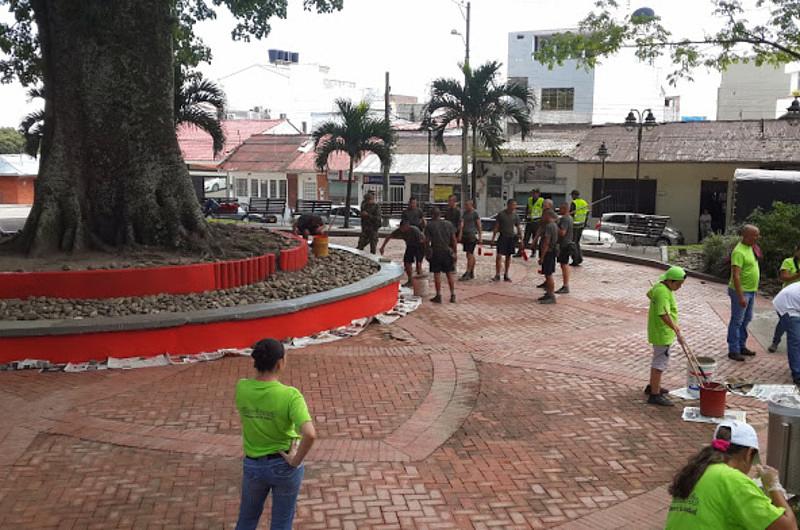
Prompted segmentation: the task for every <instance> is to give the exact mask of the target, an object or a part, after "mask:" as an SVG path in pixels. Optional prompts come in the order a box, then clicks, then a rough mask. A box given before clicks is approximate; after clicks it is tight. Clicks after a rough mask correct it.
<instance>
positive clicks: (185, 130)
mask: <svg viewBox="0 0 800 530" xmlns="http://www.w3.org/2000/svg"><path fill="white" fill-rule="evenodd" d="M282 121H283V120H224V121H223V122H222V128H223V129H224V130H225V138H226V141H225V147H224V148H223V149H222V152H221V153H219V154H218V155H217V156H216V157H215V156H214V149H213V143H212V141H211V137H210V136H209V135H208V133H206V132H205V131H203V130H201V129H198V128H197V127H194V126H192V125H180V126H179V127H178V143H179V144H180V147H181V154H182V155H183V159H184V160H187V161H189V160H192V161H199V160H203V161H209V162H210V161H221V160H223V159H224V158H225V157H226V156H227V155H228V154H230V153H231V152H232V151H233V150H235V149H236V148H237V147H239V146H240V145H241V144H242V142H244V141H245V140H247V139H248V138H250V137H251V136H253V135H254V134H260V133H265V132H267V131H269V130H270V129H273V128H274V127H276V126H278V125H279V124H281V123H282Z"/></svg>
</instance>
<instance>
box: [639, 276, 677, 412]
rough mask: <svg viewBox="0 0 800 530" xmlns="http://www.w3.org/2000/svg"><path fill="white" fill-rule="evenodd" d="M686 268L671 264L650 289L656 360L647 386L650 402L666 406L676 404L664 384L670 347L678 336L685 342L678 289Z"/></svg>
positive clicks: (649, 319) (650, 333) (650, 325)
mask: <svg viewBox="0 0 800 530" xmlns="http://www.w3.org/2000/svg"><path fill="white" fill-rule="evenodd" d="M685 279H686V272H684V270H683V269H682V268H680V267H670V268H669V269H668V270H667V272H665V273H664V274H662V275H661V276H660V277H659V278H658V280H659V281H658V283H657V284H655V285H654V286H653V287H652V288H651V289H650V290H649V291H648V292H647V298H649V299H650V308H649V310H648V311H647V341H648V342H649V343H650V344H652V345H653V360H652V362H651V363H650V384H649V385H647V387H646V388H645V389H644V392H645V394H647V395H648V397H647V403H649V404H650V405H660V406H662V407H671V406H673V403H672V401H670V400H669V398H668V397H667V396H666V393H667V392H666V389H662V388H661V376H662V374H663V373H664V371H665V370H666V369H667V366H668V365H669V349H670V347H672V343H673V342H675V339H676V338H677V339H678V340H679V341H680V342H681V343H683V337H682V336H681V328H679V327H678V303H677V302H676V301H675V294H674V293H675V291H677V290H678V289H680V288H681V286H683V281H684V280H685Z"/></svg>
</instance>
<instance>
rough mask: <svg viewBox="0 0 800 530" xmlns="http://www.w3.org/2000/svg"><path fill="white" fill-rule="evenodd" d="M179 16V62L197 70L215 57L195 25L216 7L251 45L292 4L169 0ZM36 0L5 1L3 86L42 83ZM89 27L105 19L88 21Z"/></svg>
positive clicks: (322, 0) (316, 4)
mask: <svg viewBox="0 0 800 530" xmlns="http://www.w3.org/2000/svg"><path fill="white" fill-rule="evenodd" d="M164 2H167V3H169V4H170V5H171V8H172V13H173V16H174V22H175V24H174V25H173V41H174V48H175V50H174V51H175V56H176V61H177V63H178V64H179V65H181V66H182V67H186V68H193V67H195V66H197V65H198V64H200V63H201V62H208V61H210V60H211V58H212V53H211V50H210V49H209V48H208V46H206V45H205V44H204V43H203V41H202V40H201V39H200V38H199V37H198V36H197V35H196V34H195V26H196V25H197V24H198V23H199V22H202V21H204V20H212V19H215V18H216V17H217V9H218V8H220V7H226V8H228V10H230V12H231V13H232V14H233V16H234V17H235V18H236V20H237V23H236V25H235V26H234V27H233V29H232V30H231V37H232V38H233V39H234V40H242V41H245V42H248V41H250V39H251V38H256V39H261V38H264V37H266V36H267V35H268V34H269V32H270V30H271V29H272V28H271V26H270V23H269V21H270V19H271V18H273V17H278V18H286V14H287V11H286V8H287V2H288V0H210V1H209V0H164ZM343 2H344V0H303V7H304V8H305V9H306V10H308V11H311V10H316V11H317V12H319V13H330V12H332V11H337V10H340V9H341V8H342V6H343ZM35 3H36V0H0V7H3V6H7V7H8V10H9V12H10V13H11V15H12V16H13V19H14V20H13V21H12V22H3V23H0V82H2V83H10V82H12V81H13V80H14V79H18V80H19V81H20V82H21V83H22V84H23V85H24V86H34V85H37V84H38V83H39V82H40V81H41V79H42V61H41V47H40V43H39V38H38V34H37V31H36V26H35V20H34V8H35ZM86 23H87V24H93V23H97V24H102V23H103V22H102V21H92V20H87V21H86Z"/></svg>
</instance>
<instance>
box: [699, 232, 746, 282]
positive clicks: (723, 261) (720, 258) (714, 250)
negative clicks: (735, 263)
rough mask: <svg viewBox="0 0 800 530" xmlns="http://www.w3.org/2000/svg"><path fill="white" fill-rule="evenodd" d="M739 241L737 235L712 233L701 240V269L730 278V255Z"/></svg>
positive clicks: (723, 277) (720, 276) (717, 275)
mask: <svg viewBox="0 0 800 530" xmlns="http://www.w3.org/2000/svg"><path fill="white" fill-rule="evenodd" d="M738 242H739V236H737V235H722V234H712V235H710V236H708V237H706V238H705V239H704V240H703V270H704V271H705V272H707V273H709V274H713V275H714V276H716V277H718V278H722V279H727V278H730V275H731V262H730V256H731V252H732V251H733V247H735V246H736V243H738Z"/></svg>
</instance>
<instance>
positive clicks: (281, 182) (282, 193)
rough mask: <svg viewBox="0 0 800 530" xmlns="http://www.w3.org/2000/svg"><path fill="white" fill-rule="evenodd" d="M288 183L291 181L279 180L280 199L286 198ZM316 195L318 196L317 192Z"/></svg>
mask: <svg viewBox="0 0 800 530" xmlns="http://www.w3.org/2000/svg"><path fill="white" fill-rule="evenodd" d="M288 185H289V183H288V182H287V181H285V180H279V181H278V198H279V199H285V198H286V187H287V186H288ZM315 196H316V194H315Z"/></svg>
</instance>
